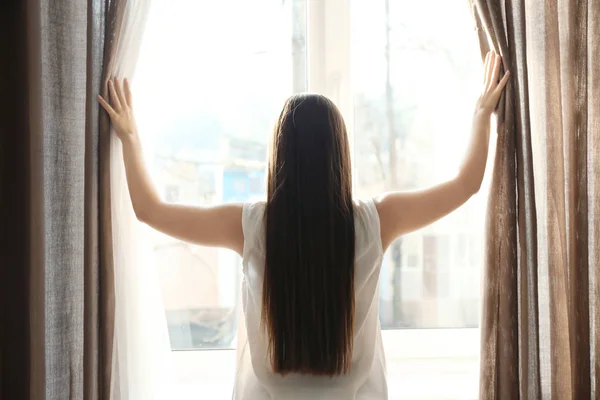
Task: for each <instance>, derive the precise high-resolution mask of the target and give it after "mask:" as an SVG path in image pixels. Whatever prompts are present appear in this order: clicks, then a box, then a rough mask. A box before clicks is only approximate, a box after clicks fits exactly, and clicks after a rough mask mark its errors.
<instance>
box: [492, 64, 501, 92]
mask: <svg viewBox="0 0 600 400" xmlns="http://www.w3.org/2000/svg"><path fill="white" fill-rule="evenodd" d="M501 66H502V57H500V56H496V59H495V60H494V72H493V74H492V82H491V87H492V88H493V87H495V86H496V85H497V84H498V77H499V76H500V67H501Z"/></svg>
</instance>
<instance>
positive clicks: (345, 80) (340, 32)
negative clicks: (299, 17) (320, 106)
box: [307, 0, 354, 149]
mask: <svg viewBox="0 0 600 400" xmlns="http://www.w3.org/2000/svg"><path fill="white" fill-rule="evenodd" d="M350 1H351V0H308V4H307V7H308V12H307V15H308V18H307V19H308V23H307V30H308V32H307V36H308V46H307V53H308V57H307V58H308V91H309V92H312V93H320V94H322V95H325V96H327V97H328V98H330V99H331V100H332V101H333V102H334V103H335V104H336V105H337V106H338V107H339V108H340V111H341V112H342V114H343V115H344V119H345V121H346V126H347V129H348V135H349V138H350V146H351V149H354V146H353V142H354V140H353V138H354V135H353V134H354V130H353V125H354V124H353V122H354V98H353V91H352V77H351V53H350V47H351V46H350V42H351V40H350V20H351V14H350Z"/></svg>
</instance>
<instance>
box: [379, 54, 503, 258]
mask: <svg viewBox="0 0 600 400" xmlns="http://www.w3.org/2000/svg"><path fill="white" fill-rule="evenodd" d="M500 63H501V58H500V56H499V55H496V54H495V53H488V55H487V57H486V60H485V67H484V70H485V77H484V78H485V79H484V87H483V93H482V94H481V97H480V98H479V101H478V102H477V106H476V108H475V113H474V115H473V128H472V136H471V143H470V145H469V149H468V151H467V154H466V157H465V159H464V162H463V164H462V166H461V169H460V172H459V174H458V175H457V176H456V177H455V178H454V179H452V180H450V181H448V182H445V183H442V184H440V185H437V186H434V187H431V188H428V189H425V190H420V191H415V192H391V193H386V194H384V195H382V196H380V197H378V198H377V199H375V204H376V206H377V210H378V213H379V219H380V221H381V240H382V244H383V248H384V249H386V248H387V247H388V246H389V245H390V244H391V243H392V242H393V241H394V240H395V239H396V238H398V236H400V235H402V234H405V233H408V232H411V231H414V230H416V229H419V228H422V227H424V226H426V225H429V224H431V223H432V222H435V221H437V220H438V219H440V218H442V217H443V216H445V215H447V214H449V213H450V212H452V211H454V210H456V209H457V208H458V207H460V206H461V205H462V204H464V203H465V202H466V201H467V200H468V199H469V198H470V197H471V196H472V195H473V194H475V193H477V191H478V190H479V187H480V186H481V181H482V180H483V175H484V173H485V164H486V161H487V154H488V144H489V137H490V117H491V115H492V112H493V111H494V109H495V108H496V105H497V104H498V100H499V98H500V95H501V94H502V90H503V89H504V86H505V85H506V82H507V81H508V77H509V73H508V71H507V72H506V74H505V75H504V77H503V78H502V80H501V81H500V82H498V78H499V74H500Z"/></svg>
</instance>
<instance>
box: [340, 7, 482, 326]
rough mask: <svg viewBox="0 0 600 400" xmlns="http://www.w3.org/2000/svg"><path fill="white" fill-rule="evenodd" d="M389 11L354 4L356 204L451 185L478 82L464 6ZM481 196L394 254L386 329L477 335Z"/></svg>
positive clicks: (384, 290)
mask: <svg viewBox="0 0 600 400" xmlns="http://www.w3.org/2000/svg"><path fill="white" fill-rule="evenodd" d="M387 3H388V7H387V9H386V0H351V4H352V15H353V20H352V23H353V26H352V54H353V61H352V63H353V64H352V71H353V77H354V82H353V84H354V90H355V97H354V102H355V110H354V111H355V115H354V140H355V146H354V148H356V149H361V151H357V152H355V154H354V165H355V174H356V179H357V185H356V189H357V194H358V195H359V196H361V197H370V196H376V195H378V194H380V193H382V192H384V191H389V190H414V189H418V188H424V187H427V186H431V185H434V184H436V183H441V182H443V181H444V180H446V179H449V178H452V177H453V175H454V174H455V173H456V172H458V167H459V165H460V162H461V161H462V156H463V154H464V153H465V151H466V148H467V143H468V137H469V134H470V128H471V116H472V111H473V107H474V104H475V100H476V99H477V94H478V89H479V84H480V83H481V76H482V71H481V59H480V50H479V44H478V42H477V35H476V34H475V32H474V29H473V19H472V16H471V14H470V8H469V7H467V4H466V2H465V1H464V0H451V1H449V0H432V1H426V2H425V1H414V0H387ZM431 10H436V11H435V12H431ZM364 149H370V151H364ZM484 192H485V191H484V190H482V191H481V192H480V193H479V194H478V195H477V196H475V197H474V198H473V199H471V200H470V201H469V202H468V203H467V205H465V206H464V207H462V208H461V209H459V210H458V211H457V212H455V213H453V214H451V215H450V216H448V217H446V218H444V219H443V220H441V221H439V222H437V223H435V224H433V225H432V226H430V227H427V228H425V229H423V230H420V231H418V232H414V233H411V234H409V235H406V236H404V237H402V238H400V239H399V240H398V241H396V242H395V243H394V244H393V245H392V246H391V248H390V249H389V251H388V252H387V254H386V256H385V258H384V262H383V267H382V274H381V281H380V285H381V290H380V295H381V299H380V309H381V314H380V319H381V324H382V326H383V327H384V328H438V327H473V326H477V325H478V320H477V318H478V317H477V316H478V313H477V307H478V302H479V276H480V271H481V260H480V254H481V251H480V250H479V249H478V248H477V246H475V245H473V243H477V241H478V240H479V241H480V239H481V235H482V229H483V216H484V210H485V195H484Z"/></svg>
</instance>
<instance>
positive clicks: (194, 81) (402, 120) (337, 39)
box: [134, 0, 485, 399]
mask: <svg viewBox="0 0 600 400" xmlns="http://www.w3.org/2000/svg"><path fill="white" fill-rule="evenodd" d="M432 8H435V9H436V10H437V11H436V13H431V12H429V11H430V10H431V9H432ZM471 18H472V17H471V15H470V10H469V8H468V7H466V4H465V2H464V1H462V0H451V1H449V0H433V1H430V2H419V1H414V0H320V1H313V0H226V1H212V2H208V1H197V0H154V1H153V3H152V9H151V12H150V17H149V21H148V23H147V28H146V34H145V38H144V44H143V47H142V50H141V53H140V59H139V61H138V68H137V72H136V78H135V82H134V84H135V87H134V91H135V95H136V107H137V110H138V114H139V116H138V122H139V125H140V131H141V132H143V135H144V143H145V146H146V152H147V154H148V156H147V157H148V159H149V161H151V163H152V174H153V177H154V179H155V181H156V183H157V184H158V185H160V187H162V188H164V195H165V198H166V199H167V200H170V201H179V202H186V203H194V204H205V205H206V204H214V203H221V202H238V201H253V200H257V199H261V198H264V193H265V173H266V171H265V167H266V156H267V147H268V146H267V143H268V140H269V135H270V133H271V129H272V126H273V123H274V121H275V119H276V117H277V115H278V113H279V112H280V109H281V106H282V104H283V101H284V100H285V99H286V98H287V97H288V96H289V95H291V94H293V93H295V92H303V91H307V90H308V91H314V92H320V93H323V94H325V95H327V96H328V97H330V98H332V99H333V100H334V101H335V102H336V104H338V106H339V107H340V109H341V110H342V113H343V114H344V116H345V118H346V123H347V125H348V129H349V133H350V136H351V140H352V147H353V165H354V178H355V185H354V188H355V194H356V196H357V197H368V196H374V195H377V194H380V193H381V192H383V191H386V190H394V189H400V190H411V189H416V188H419V187H425V186H429V185H432V184H435V183H437V182H441V181H442V180H444V179H447V178H450V177H451V176H452V174H453V173H454V172H456V171H457V170H458V166H459V162H460V161H461V160H460V156H461V155H462V154H463V153H464V151H465V150H466V144H467V140H468V135H469V133H470V117H471V111H472V106H473V105H474V100H475V98H476V94H477V90H478V89H479V83H480V82H481V79H480V77H481V65H480V64H481V63H480V58H479V46H478V43H477V37H476V34H475V32H474V30H473V28H472V27H473V23H472V21H471ZM157 99H159V100H161V101H157ZM163 100H164V101H163ZM484 209H485V198H484V196H483V195H482V194H479V195H478V196H476V197H475V198H473V199H472V200H470V201H469V202H468V204H467V205H466V206H464V207H463V208H461V209H460V210H459V211H457V212H455V213H454V214H452V215H450V216H448V217H446V218H444V219H443V220H441V221H439V222H437V223H436V224H434V225H432V226H429V227H427V228H425V229H423V230H421V231H418V232H414V233H411V234H410V235H406V236H405V237H403V238H401V239H399V240H398V241H397V242H395V243H394V244H393V245H392V246H391V249H390V250H389V251H388V252H387V253H386V255H385V257H384V262H383V266H382V273H381V281H380V310H381V316H380V318H381V324H382V327H383V328H384V329H386V330H385V331H384V341H385V342H386V343H385V344H386V352H387V361H388V370H389V372H388V376H389V377H390V379H389V387H390V398H391V399H396V398H402V399H412V398H415V399H416V398H428V399H436V398H445V399H446V398H456V399H458V398H461V399H462V398H475V397H476V396H477V379H478V351H479V345H478V339H479V337H478V330H477V329H476V327H477V326H478V310H479V281H480V271H481V264H482V263H481V255H482V253H481V242H482V239H481V234H482V229H483V213H484ZM155 241H156V243H155V246H154V248H155V258H156V262H157V263H158V266H159V269H160V273H161V279H162V286H163V298H164V302H165V308H166V310H165V313H166V316H167V320H168V324H169V334H170V340H171V347H172V348H173V350H174V358H175V361H176V366H177V368H178V370H177V372H178V374H179V375H178V376H179V377H180V378H181V379H180V383H181V385H179V386H178V387H177V388H174V391H175V392H176V393H175V394H174V395H175V397H177V398H182V399H189V398H193V397H194V396H195V395H197V393H198V391H199V390H202V392H206V388H207V387H210V388H212V389H211V392H210V393H213V394H214V396H213V397H214V398H227V397H230V396H231V388H232V382H233V375H234V373H235V352H234V351H232V350H233V349H234V348H235V345H236V332H237V322H238V320H237V319H238V316H239V309H238V303H239V290H240V279H241V276H240V267H241V260H240V259H239V257H237V256H236V255H234V254H232V253H230V252H228V251H225V250H218V249H207V248H200V247H197V246H191V245H188V244H185V243H182V242H179V241H177V240H174V239H171V238H168V237H165V236H163V235H160V234H156V235H155ZM433 328H435V329H433ZM408 343H410V344H408ZM177 350H195V351H186V352H181V351H177ZM201 350H218V351H201ZM191 371H193V372H191ZM218 371H226V372H218ZM431 382H436V384H435V385H431ZM438 388H439V389H440V390H438ZM442 389H443V390H442Z"/></svg>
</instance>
